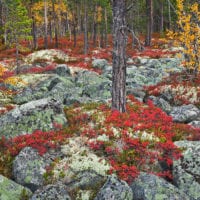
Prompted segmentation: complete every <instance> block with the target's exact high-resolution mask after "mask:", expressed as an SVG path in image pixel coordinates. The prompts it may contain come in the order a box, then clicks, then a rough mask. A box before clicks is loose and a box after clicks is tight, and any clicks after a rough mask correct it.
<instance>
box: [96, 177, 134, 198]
mask: <svg viewBox="0 0 200 200" xmlns="http://www.w3.org/2000/svg"><path fill="white" fill-rule="evenodd" d="M107 199H113V200H114V199H117V200H133V194H132V190H131V188H130V187H129V185H128V184H127V183H126V182H125V181H121V180H119V179H118V178H116V177H115V176H109V177H108V179H107V181H106V183H105V184H104V185H103V187H102V188H101V190H100V191H99V193H98V194H97V196H96V197H95V199H94V200H107Z"/></svg>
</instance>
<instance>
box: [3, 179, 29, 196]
mask: <svg viewBox="0 0 200 200" xmlns="http://www.w3.org/2000/svg"><path fill="white" fill-rule="evenodd" d="M31 195H32V192H31V191H30V190H29V189H28V188H25V187H23V186H21V185H19V184H17V183H15V182H14V181H12V180H9V179H8V178H6V177H4V176H2V175H0V199H1V200H12V199H15V200H21V199H22V198H23V197H25V196H26V197H31Z"/></svg>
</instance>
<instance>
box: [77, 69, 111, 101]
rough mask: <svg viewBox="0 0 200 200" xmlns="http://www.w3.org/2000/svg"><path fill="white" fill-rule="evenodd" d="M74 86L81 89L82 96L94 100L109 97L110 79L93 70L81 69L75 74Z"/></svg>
mask: <svg viewBox="0 0 200 200" xmlns="http://www.w3.org/2000/svg"><path fill="white" fill-rule="evenodd" d="M75 82H76V86H77V87H81V88H82V89H83V92H82V96H86V97H89V98H91V99H95V100H106V99H109V98H111V93H110V89H111V81H110V80H108V79H107V78H105V77H103V76H100V75H98V74H97V73H95V72H90V71H83V72H80V73H78V74H77V76H76V81H75Z"/></svg>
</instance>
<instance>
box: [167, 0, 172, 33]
mask: <svg viewBox="0 0 200 200" xmlns="http://www.w3.org/2000/svg"><path fill="white" fill-rule="evenodd" d="M168 20H169V24H168V29H171V21H172V20H171V8H170V1H169V0H168Z"/></svg>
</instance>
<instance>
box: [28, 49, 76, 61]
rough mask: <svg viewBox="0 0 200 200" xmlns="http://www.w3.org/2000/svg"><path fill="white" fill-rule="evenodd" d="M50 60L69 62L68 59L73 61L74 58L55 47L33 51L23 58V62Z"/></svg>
mask: <svg viewBox="0 0 200 200" xmlns="http://www.w3.org/2000/svg"><path fill="white" fill-rule="evenodd" d="M40 60H45V61H51V62H58V61H59V62H61V61H62V62H69V61H75V60H76V59H75V58H73V57H69V56H68V55H66V54H65V53H64V52H63V51H61V50H56V49H45V50H40V51H35V52H33V53H31V54H29V55H28V56H27V57H26V58H25V60H24V61H25V63H33V62H35V61H40Z"/></svg>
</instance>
